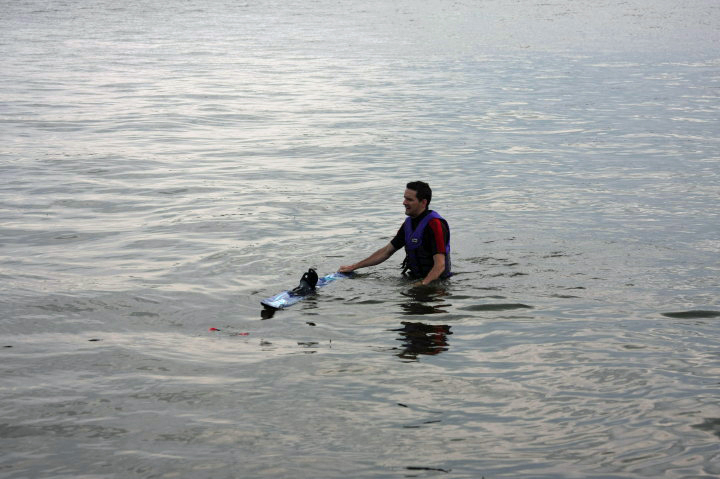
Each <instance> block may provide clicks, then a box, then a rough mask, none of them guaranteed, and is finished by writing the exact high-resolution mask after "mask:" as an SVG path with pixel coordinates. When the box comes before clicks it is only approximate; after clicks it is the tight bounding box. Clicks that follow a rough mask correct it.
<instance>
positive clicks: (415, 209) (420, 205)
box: [403, 189, 427, 218]
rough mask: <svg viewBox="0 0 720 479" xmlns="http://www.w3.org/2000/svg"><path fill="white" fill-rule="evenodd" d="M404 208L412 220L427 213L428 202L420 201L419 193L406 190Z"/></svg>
mask: <svg viewBox="0 0 720 479" xmlns="http://www.w3.org/2000/svg"><path fill="white" fill-rule="evenodd" d="M403 206H404V207H405V214H406V215H408V216H410V217H411V218H415V217H416V216H417V215H419V214H420V213H422V212H423V211H425V208H426V207H427V200H422V201H418V198H417V191H415V190H411V189H406V190H405V197H404V199H403Z"/></svg>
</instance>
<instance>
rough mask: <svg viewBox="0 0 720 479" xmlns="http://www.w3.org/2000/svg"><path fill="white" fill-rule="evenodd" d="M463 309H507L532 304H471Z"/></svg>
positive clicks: (525, 306)
mask: <svg viewBox="0 0 720 479" xmlns="http://www.w3.org/2000/svg"><path fill="white" fill-rule="evenodd" d="M458 309H462V310H464V311H507V310H510V309H532V306H528V305H527V304H522V303H495V304H473V305H471V306H465V307H462V308H458Z"/></svg>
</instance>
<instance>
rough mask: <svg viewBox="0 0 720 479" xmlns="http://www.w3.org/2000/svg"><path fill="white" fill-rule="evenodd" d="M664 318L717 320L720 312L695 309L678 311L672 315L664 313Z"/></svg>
mask: <svg viewBox="0 0 720 479" xmlns="http://www.w3.org/2000/svg"><path fill="white" fill-rule="evenodd" d="M662 315H663V316H665V317H668V318H676V319H699V318H717V317H720V311H707V310H702V309H695V310H690V311H677V312H671V313H662Z"/></svg>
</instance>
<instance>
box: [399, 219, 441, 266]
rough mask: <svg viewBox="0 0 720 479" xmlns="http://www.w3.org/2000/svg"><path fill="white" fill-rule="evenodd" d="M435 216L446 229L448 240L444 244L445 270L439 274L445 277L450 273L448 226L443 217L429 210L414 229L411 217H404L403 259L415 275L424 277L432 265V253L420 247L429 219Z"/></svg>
mask: <svg viewBox="0 0 720 479" xmlns="http://www.w3.org/2000/svg"><path fill="white" fill-rule="evenodd" d="M433 218H437V219H439V220H440V221H442V222H443V223H445V226H446V227H447V229H448V241H447V243H446V244H445V271H444V272H443V273H442V274H441V275H440V277H441V278H447V277H449V276H450V275H451V274H452V273H451V271H450V227H449V226H448V223H447V221H445V218H443V217H442V216H440V215H439V214H437V213H436V212H435V211H430V213H428V214H427V215H425V217H424V218H423V219H421V220H420V223H418V225H417V228H415V230H413V229H412V218H410V217H409V216H408V217H407V218H406V219H405V223H404V224H403V231H404V232H405V255H406V256H405V260H406V262H407V267H408V269H410V273H411V274H412V275H413V276H415V277H418V278H419V277H425V276H427V274H428V273H429V272H430V270H431V269H432V267H433V264H434V260H433V257H432V254H430V253H428V252H427V251H425V249H424V248H422V247H421V246H422V241H423V234H424V233H425V228H426V227H427V225H428V223H429V222H430V220H431V219H433Z"/></svg>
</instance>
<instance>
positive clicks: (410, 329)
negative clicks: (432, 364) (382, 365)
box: [391, 321, 452, 359]
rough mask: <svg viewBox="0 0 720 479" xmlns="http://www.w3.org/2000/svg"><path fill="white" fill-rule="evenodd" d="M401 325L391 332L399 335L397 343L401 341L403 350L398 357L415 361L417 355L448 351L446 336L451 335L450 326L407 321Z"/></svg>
mask: <svg viewBox="0 0 720 479" xmlns="http://www.w3.org/2000/svg"><path fill="white" fill-rule="evenodd" d="M402 325H403V327H402V328H399V329H392V330H391V331H398V332H399V333H400V338H398V341H403V349H401V351H400V353H398V356H399V357H401V358H403V359H417V356H418V354H426V355H431V356H432V355H435V354H440V353H441V352H443V351H447V350H448V343H447V336H448V335H449V334H452V331H450V326H447V325H445V324H441V325H432V324H425V323H411V322H408V321H403V322H402Z"/></svg>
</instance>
